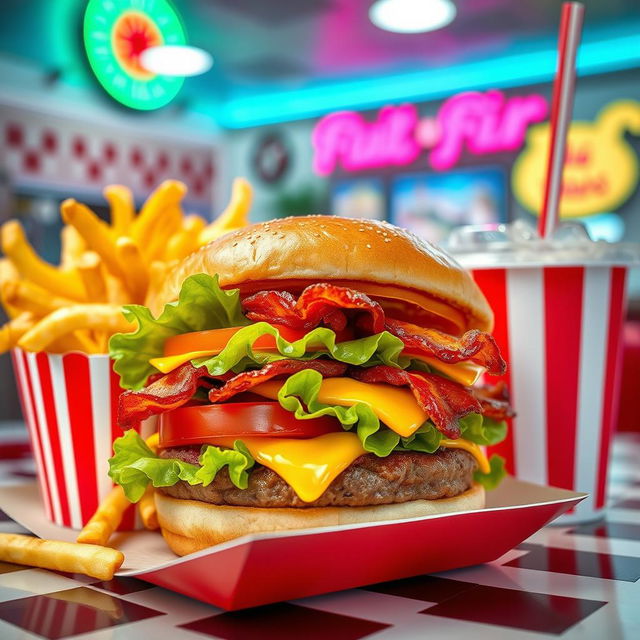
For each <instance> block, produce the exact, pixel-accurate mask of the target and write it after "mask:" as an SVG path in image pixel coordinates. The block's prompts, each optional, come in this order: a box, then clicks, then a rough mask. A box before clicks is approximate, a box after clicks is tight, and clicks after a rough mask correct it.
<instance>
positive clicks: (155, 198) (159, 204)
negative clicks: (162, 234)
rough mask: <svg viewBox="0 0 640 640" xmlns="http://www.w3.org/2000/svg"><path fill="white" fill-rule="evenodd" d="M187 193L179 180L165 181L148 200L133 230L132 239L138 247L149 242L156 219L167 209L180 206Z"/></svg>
mask: <svg viewBox="0 0 640 640" xmlns="http://www.w3.org/2000/svg"><path fill="white" fill-rule="evenodd" d="M186 192H187V187H186V186H185V184H184V183H183V182H179V181H178V180H165V181H164V182H162V183H161V184H160V185H159V186H158V187H157V188H156V190H155V191H154V192H153V193H152V194H151V195H150V196H149V197H148V198H147V201H146V202H145V203H144V205H143V206H142V209H141V210H140V213H139V214H138V217H137V218H136V219H135V220H134V222H133V225H132V228H131V237H132V238H133V240H134V241H135V242H136V244H137V245H138V246H142V243H144V242H147V241H148V239H149V237H150V231H151V229H152V227H153V226H154V225H155V222H156V218H157V217H158V216H161V215H162V213H163V211H164V210H165V209H166V208H167V207H171V206H175V205H179V204H180V201H181V200H182V198H183V197H184V195H185V194H186Z"/></svg>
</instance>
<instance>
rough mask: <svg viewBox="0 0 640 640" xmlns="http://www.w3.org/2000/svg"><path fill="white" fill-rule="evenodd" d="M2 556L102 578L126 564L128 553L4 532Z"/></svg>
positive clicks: (0, 542) (0, 540)
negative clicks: (125, 556)
mask: <svg viewBox="0 0 640 640" xmlns="http://www.w3.org/2000/svg"><path fill="white" fill-rule="evenodd" d="M0 560H2V561H3V562H14V563H15V564H22V565H27V566H30V567H40V568H42V569H53V570H55V571H66V572H69V573H83V574H84V575H87V576H91V577H92V578H97V579H98V580H111V579H112V578H113V574H114V573H115V572H116V571H117V570H118V569H119V568H120V567H121V566H122V563H123V562H124V555H123V554H122V552H121V551H118V550H116V549H111V548H110V547H104V546H96V545H94V544H77V543H73V542H60V541H58V540H41V539H40V538H33V537H31V536H23V535H19V534H16V533H0Z"/></svg>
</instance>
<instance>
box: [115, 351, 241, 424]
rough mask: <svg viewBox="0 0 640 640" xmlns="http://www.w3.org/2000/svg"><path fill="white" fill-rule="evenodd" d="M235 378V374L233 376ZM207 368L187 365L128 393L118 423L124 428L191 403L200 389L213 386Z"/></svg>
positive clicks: (119, 404) (123, 397) (121, 407)
mask: <svg viewBox="0 0 640 640" xmlns="http://www.w3.org/2000/svg"><path fill="white" fill-rule="evenodd" d="M230 375H233V374H230ZM208 380H210V377H209V372H208V371H207V368H206V367H205V366H202V367H197V368H196V367H194V366H193V365H192V364H191V363H190V362H186V363H185V364H183V365H181V366H180V367H178V368H176V369H174V370H173V371H171V372H170V373H167V374H166V375H163V376H162V377H161V378H158V379H157V380H155V381H154V382H152V383H151V384H150V385H148V386H146V387H145V388H144V389H140V390H139V391H125V392H124V393H123V394H122V395H121V396H120V400H119V403H118V423H119V424H120V426H121V427H122V428H123V429H126V428H129V427H132V426H135V425H136V424H137V423H138V422H141V421H142V420H146V419H147V418H149V417H150V416H153V415H156V414H158V413H164V412H165V411H169V410H170V409H177V408H178V407H180V406H182V405H183V404H185V403H187V402H189V400H191V398H192V397H193V394H194V393H195V392H196V391H197V389H198V387H210V386H211V383H210V382H209V381H208Z"/></svg>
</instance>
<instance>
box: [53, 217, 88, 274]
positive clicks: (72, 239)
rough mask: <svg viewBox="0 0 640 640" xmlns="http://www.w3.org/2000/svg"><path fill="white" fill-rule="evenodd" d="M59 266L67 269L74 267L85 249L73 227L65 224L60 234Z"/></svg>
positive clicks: (82, 241)
mask: <svg viewBox="0 0 640 640" xmlns="http://www.w3.org/2000/svg"><path fill="white" fill-rule="evenodd" d="M60 246H61V249H60V266H61V267H62V268H63V269H65V268H66V269H69V268H72V267H75V266H76V262H77V261H78V259H79V258H80V256H81V255H82V254H83V252H84V251H86V249H87V245H86V244H85V241H84V240H83V239H82V236H81V235H80V234H79V233H78V230H77V229H76V228H75V227H72V226H71V225H69V224H66V225H65V226H64V227H62V231H61V232H60Z"/></svg>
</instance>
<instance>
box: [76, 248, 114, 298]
mask: <svg viewBox="0 0 640 640" xmlns="http://www.w3.org/2000/svg"><path fill="white" fill-rule="evenodd" d="M77 268H78V273H79V274H80V277H81V278H82V284H83V285H84V289H85V291H86V293H87V300H89V301H91V302H107V285H106V283H105V278H104V274H103V272H102V260H101V259H100V256H99V255H98V254H97V253H96V252H95V251H85V252H84V253H83V254H82V255H81V256H80V258H79V259H78V263H77Z"/></svg>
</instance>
